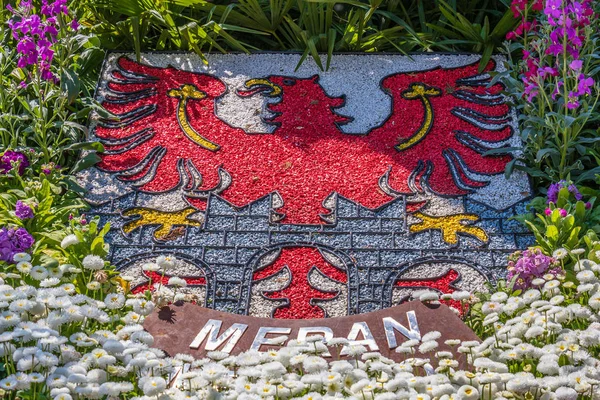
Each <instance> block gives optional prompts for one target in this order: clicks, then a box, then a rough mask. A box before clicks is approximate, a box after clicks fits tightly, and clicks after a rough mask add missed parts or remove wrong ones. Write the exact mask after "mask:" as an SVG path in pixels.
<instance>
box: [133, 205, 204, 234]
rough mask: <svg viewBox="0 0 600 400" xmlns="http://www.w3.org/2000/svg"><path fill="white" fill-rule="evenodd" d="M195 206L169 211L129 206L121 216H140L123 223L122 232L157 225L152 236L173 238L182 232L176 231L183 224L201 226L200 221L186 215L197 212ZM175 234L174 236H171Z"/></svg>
mask: <svg viewBox="0 0 600 400" xmlns="http://www.w3.org/2000/svg"><path fill="white" fill-rule="evenodd" d="M197 211H198V210H196V209H195V208H192V207H188V208H184V209H182V210H179V211H174V212H169V211H159V210H153V209H150V208H141V207H138V208H131V209H129V210H126V211H124V212H123V216H125V217H128V216H133V215H139V216H140V218H138V219H136V220H133V221H129V222H127V223H126V224H125V225H123V232H125V233H126V234H129V233H131V232H133V231H134V230H135V229H137V228H139V227H142V226H147V225H158V228H157V229H156V230H155V231H154V234H153V235H154V237H155V238H156V239H158V240H163V241H166V240H171V239H175V238H176V237H177V236H181V234H183V232H176V228H175V227H176V226H177V227H184V226H201V225H202V221H198V220H195V219H189V218H188V217H189V216H190V215H191V214H193V213H195V212H197ZM175 233H180V234H179V235H175ZM173 236H175V237H173Z"/></svg>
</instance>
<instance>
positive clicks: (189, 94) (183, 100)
mask: <svg viewBox="0 0 600 400" xmlns="http://www.w3.org/2000/svg"><path fill="white" fill-rule="evenodd" d="M167 94H168V95H169V97H176V98H178V99H179V104H178V105H177V121H178V122H179V126H180V127H181V130H183V133H185V135H186V136H187V137H188V138H189V139H190V140H192V141H194V143H196V144H198V145H200V146H202V147H204V148H205V149H207V150H210V151H217V150H219V149H220V148H221V146H219V145H218V144H216V143H213V142H211V141H210V140H208V139H206V138H204V137H202V136H201V135H200V134H199V133H198V132H196V131H195V130H194V128H192V126H191V125H190V123H189V122H188V120H187V113H186V112H185V107H186V106H187V102H188V100H189V99H192V100H201V99H203V98H205V97H206V93H204V92H202V91H200V90H198V89H197V88H196V86H194V85H187V84H186V85H182V86H181V88H180V89H171V90H169V91H168V92H167Z"/></svg>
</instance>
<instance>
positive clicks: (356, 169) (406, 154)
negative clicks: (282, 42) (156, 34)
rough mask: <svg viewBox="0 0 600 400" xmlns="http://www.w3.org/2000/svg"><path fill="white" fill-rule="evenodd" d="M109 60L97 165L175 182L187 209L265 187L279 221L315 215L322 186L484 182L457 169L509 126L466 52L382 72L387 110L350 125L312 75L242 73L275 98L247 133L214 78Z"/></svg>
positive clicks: (244, 198)
mask: <svg viewBox="0 0 600 400" xmlns="http://www.w3.org/2000/svg"><path fill="white" fill-rule="evenodd" d="M118 66H119V68H118V69H116V70H114V71H113V72H112V76H111V79H110V81H109V83H108V87H107V91H108V95H107V96H106V97H105V99H104V101H103V105H104V106H105V107H106V108H107V109H108V110H109V111H110V112H112V113H114V114H115V115H117V116H118V117H119V119H118V120H113V119H102V120H100V121H99V124H98V126H97V127H96V130H95V134H96V136H97V137H98V138H99V139H100V140H101V141H102V142H103V143H104V145H105V149H106V151H105V153H104V154H103V155H102V162H101V163H100V164H99V168H100V169H102V170H105V171H108V172H111V173H116V174H117V176H118V177H119V179H121V180H125V181H130V182H132V183H133V184H134V185H135V186H137V187H138V188H139V190H141V191H145V192H150V193H161V192H165V191H169V190H173V189H180V190H181V191H182V194H183V195H184V196H185V197H186V198H187V199H188V200H189V202H190V203H191V204H193V206H194V207H196V208H198V209H202V208H203V199H205V198H206V195H207V194H208V193H210V192H213V193H218V194H220V195H221V196H222V197H223V198H224V199H226V200H227V201H229V202H231V203H232V204H234V205H236V206H244V205H246V204H248V203H250V202H252V201H254V200H257V199H259V198H261V197H263V196H265V195H267V194H269V193H272V192H274V191H277V192H278V193H279V195H280V196H281V198H282V200H283V206H282V207H281V208H280V209H278V210H277V211H278V212H279V213H281V221H282V222H284V223H302V224H322V223H324V222H328V220H327V216H326V214H327V213H329V212H330V210H328V209H326V208H324V207H323V205H322V203H323V201H324V199H326V198H327V197H328V196H329V195H330V194H331V193H332V192H337V193H339V194H340V195H342V196H344V197H346V198H348V199H350V200H353V201H355V202H357V203H360V204H361V205H363V206H365V207H368V208H378V207H380V206H382V205H384V204H386V203H388V202H389V201H391V200H393V198H394V197H393V193H396V194H397V193H402V194H414V193H418V192H422V191H426V190H429V191H431V192H433V193H435V194H439V195H442V196H458V195H464V194H467V193H469V192H470V191H472V190H473V189H476V188H478V187H481V186H484V185H485V184H486V181H485V180H475V179H472V178H470V177H469V176H468V175H471V176H472V174H473V173H475V174H478V176H483V175H490V174H498V173H500V172H502V171H503V170H504V167H505V165H506V163H507V162H508V161H509V160H510V159H511V157H510V156H509V155H490V156H483V155H482V154H483V153H484V152H485V151H487V150H488V149H489V147H488V146H486V143H488V144H492V143H494V142H499V141H503V140H506V139H508V138H509V137H510V136H511V135H512V131H511V128H510V126H509V120H510V117H509V108H508V106H507V105H506V104H505V103H504V100H503V97H502V95H501V93H500V92H501V90H502V86H501V85H500V84H495V85H493V86H492V87H486V84H487V83H488V81H489V79H485V78H480V76H481V75H478V74H477V65H475V64H473V65H468V66H465V67H460V68H454V69H443V68H436V69H433V70H431V71H425V72H417V73H399V74H394V75H390V76H388V77H386V78H385V79H383V81H382V83H381V87H382V89H383V90H384V91H385V92H386V93H387V94H388V95H389V96H391V98H392V110H391V115H390V116H389V118H388V119H387V120H386V121H385V122H384V123H383V124H382V125H381V126H379V127H377V128H375V129H373V130H371V131H370V132H366V133H362V134H347V133H343V132H342V131H341V130H340V128H339V126H340V125H342V124H344V123H346V122H348V121H349V120H350V118H349V117H347V116H343V115H340V114H339V113H338V112H337V109H338V108H340V107H342V106H343V104H344V98H333V97H330V96H329V95H328V94H327V93H326V92H325V91H324V90H323V88H322V87H321V85H320V84H319V79H318V76H314V77H311V78H306V79H299V78H291V77H284V76H270V77H267V78H265V79H252V80H249V81H248V82H247V83H246V85H247V90H240V91H239V95H240V96H249V95H254V94H257V93H262V94H263V95H265V96H271V97H278V98H280V101H279V102H277V103H275V104H269V105H268V107H269V110H270V111H271V112H273V113H274V117H273V118H272V119H270V120H269V121H268V122H269V123H271V124H274V125H276V129H275V130H274V132H273V133H271V134H252V133H251V132H250V133H247V132H245V131H244V130H243V129H240V128H234V127H231V126H229V125H228V124H227V123H225V122H224V121H222V120H221V119H219V118H218V117H217V116H216V114H215V100H216V99H217V98H218V97H219V96H222V95H223V94H224V93H225V91H226V87H225V84H224V83H223V82H222V81H221V80H219V79H218V78H216V77H214V76H211V75H207V74H202V73H193V72H186V71H182V70H177V69H175V68H173V67H169V68H156V67H150V66H147V65H144V64H138V63H136V62H133V61H131V60H129V59H127V58H125V57H122V58H120V59H119V61H118ZM493 67H494V65H493V62H490V64H489V65H488V66H487V68H486V70H491V69H492V68H493ZM440 82H443V83H444V86H442V87H440ZM332 154H333V155H335V156H332ZM382 177H383V178H385V179H384V180H385V185H386V187H387V188H388V190H387V191H384V190H382V188H381V185H380V182H381V178H382ZM390 190H391V191H393V193H390ZM320 214H321V215H322V217H323V218H320Z"/></svg>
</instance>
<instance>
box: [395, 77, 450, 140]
mask: <svg viewBox="0 0 600 400" xmlns="http://www.w3.org/2000/svg"><path fill="white" fill-rule="evenodd" d="M441 93H442V92H441V91H440V90H439V89H437V88H434V87H431V86H427V85H425V84H423V83H413V84H412V85H410V89H408V90H406V91H404V92H402V97H404V98H405V99H407V100H414V99H420V100H421V102H422V103H423V107H424V108H425V116H424V118H423V123H422V124H421V127H420V128H419V130H418V131H417V132H415V134H414V135H412V136H411V137H409V138H407V139H404V140H402V141H401V142H400V143H398V144H397V145H396V146H395V148H396V150H398V151H402V150H406V149H408V148H410V147H412V146H414V145H415V144H417V143H419V142H420V141H421V140H422V139H423V138H424V137H425V136H426V135H427V134H428V133H429V131H430V130H431V128H432V127H433V107H431V102H430V101H429V97H432V96H439V95H440V94H441Z"/></svg>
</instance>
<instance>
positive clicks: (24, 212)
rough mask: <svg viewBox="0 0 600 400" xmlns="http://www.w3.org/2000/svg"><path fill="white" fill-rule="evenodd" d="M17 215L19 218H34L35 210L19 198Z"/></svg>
mask: <svg viewBox="0 0 600 400" xmlns="http://www.w3.org/2000/svg"><path fill="white" fill-rule="evenodd" d="M15 215H16V216H17V218H19V219H28V218H33V210H32V209H31V207H29V206H28V205H27V204H25V203H23V202H22V201H21V200H18V201H17V205H16V208H15Z"/></svg>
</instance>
